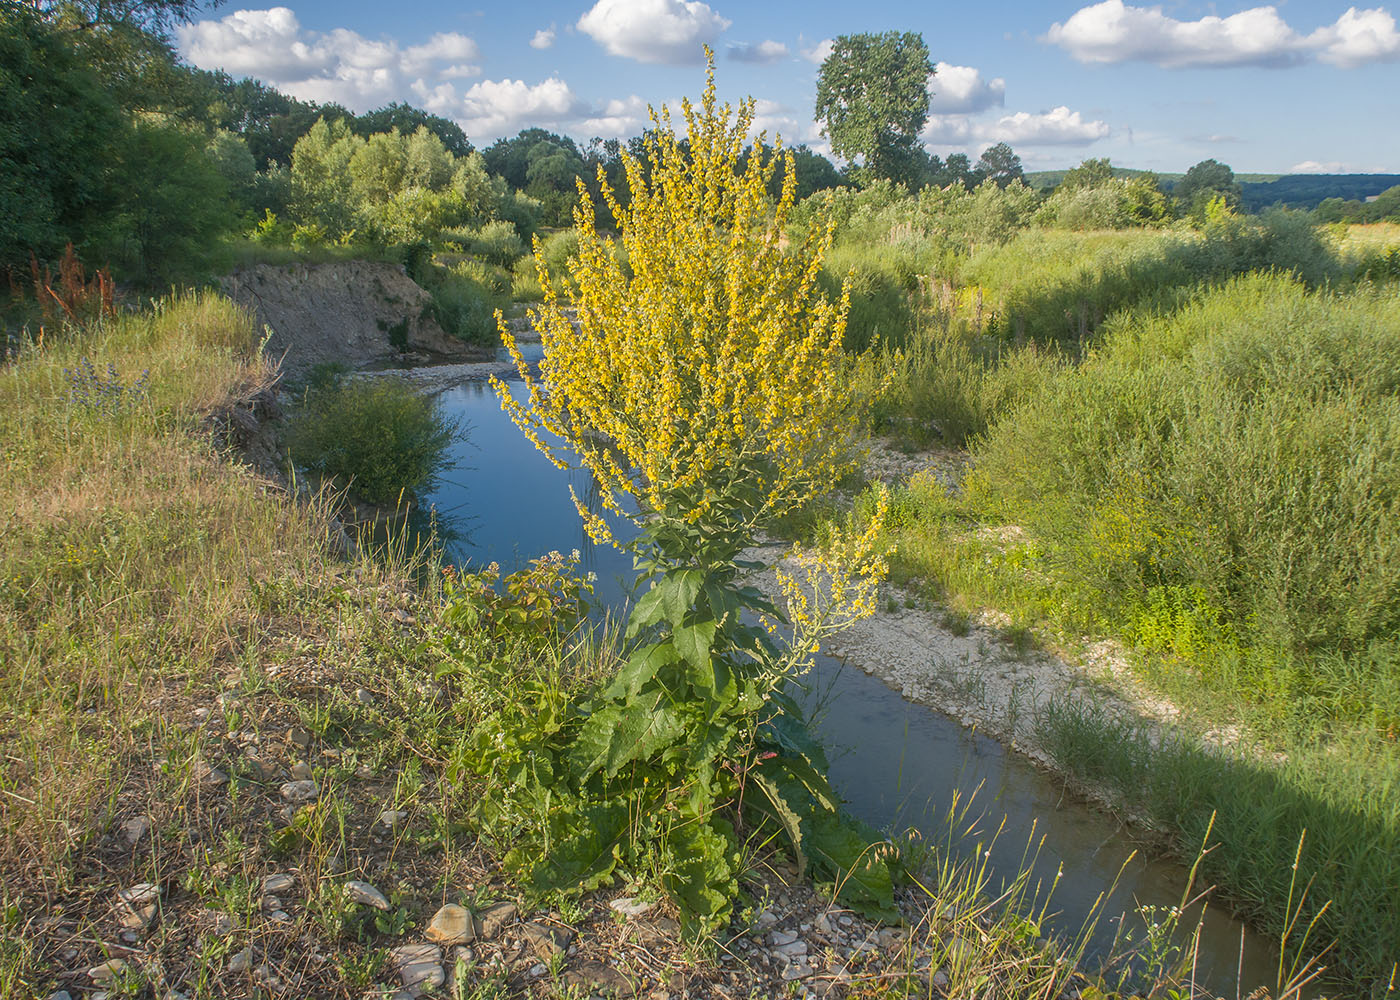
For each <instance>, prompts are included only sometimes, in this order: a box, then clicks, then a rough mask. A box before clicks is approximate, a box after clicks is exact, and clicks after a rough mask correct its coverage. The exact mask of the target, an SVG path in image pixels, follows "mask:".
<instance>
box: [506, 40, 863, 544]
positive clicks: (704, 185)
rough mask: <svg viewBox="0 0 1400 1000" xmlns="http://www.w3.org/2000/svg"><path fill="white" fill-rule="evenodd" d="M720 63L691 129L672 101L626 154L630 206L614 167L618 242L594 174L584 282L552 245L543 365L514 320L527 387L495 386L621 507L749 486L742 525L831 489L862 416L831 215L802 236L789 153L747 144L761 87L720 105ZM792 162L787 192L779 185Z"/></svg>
mask: <svg viewBox="0 0 1400 1000" xmlns="http://www.w3.org/2000/svg"><path fill="white" fill-rule="evenodd" d="M709 61H710V66H709V72H708V75H707V83H706V87H705V93H704V97H703V99H702V101H701V104H700V107H699V108H696V107H694V106H693V105H692V104H691V103H690V102H689V101H688V100H687V101H683V102H682V114H683V116H684V120H685V134H686V139H687V140H688V141H685V142H682V141H681V140H679V139H678V138H677V136H676V133H675V130H674V129H673V128H672V122H671V115H670V112H669V109H665V108H663V109H662V112H661V114H660V116H659V117H658V115H657V113H656V112H655V111H654V110H653V111H652V112H651V119H652V123H653V125H654V126H655V128H653V130H651V131H650V132H649V133H648V134H647V136H646V138H645V143H646V153H645V158H644V159H645V162H643V160H639V159H637V158H635V157H633V156H630V155H627V154H624V163H625V169H626V178H627V190H628V192H629V193H630V196H631V197H630V200H629V202H628V204H627V206H626V207H624V206H623V205H622V204H620V203H619V200H618V198H617V196H616V193H615V192H614V191H613V190H612V189H611V188H610V187H609V186H608V184H607V181H606V179H605V178H604V176H603V173H602V171H601V170H600V171H599V176H598V181H599V185H600V188H601V192H602V197H603V199H604V200H605V202H606V203H607V206H608V208H609V209H610V210H611V212H612V214H613V217H614V218H615V219H616V222H617V228H618V231H619V233H620V238H619V239H618V240H617V241H613V240H610V239H609V238H607V237H606V236H604V235H603V234H600V233H599V232H598V231H597V230H596V228H595V226H594V205H593V201H592V199H591V197H590V196H589V193H588V191H587V190H586V189H585V187H584V186H583V184H582V182H581V181H580V183H579V192H580V205H579V207H578V209H577V210H576V212H575V214H574V219H575V225H576V227H577V230H578V234H579V249H578V255H577V257H576V258H575V259H573V260H572V261H571V263H570V272H571V278H572V282H573V285H574V287H575V289H576V290H575V291H573V293H572V294H569V292H568V291H567V289H566V288H565V287H564V286H563V283H562V282H561V281H560V280H559V279H557V278H553V277H551V275H550V274H549V271H548V270H547V269H546V267H545V264H544V261H543V259H542V257H541V255H540V252H539V246H538V243H537V244H536V252H535V259H536V266H537V269H538V272H539V278H540V285H541V287H542V288H543V290H544V300H543V303H542V305H541V306H540V307H539V309H538V310H535V311H533V312H532V314H531V317H532V319H533V320H534V322H535V325H536V326H537V327H538V329H539V330H540V334H541V340H542V341H543V347H544V359H543V361H541V362H540V366H539V376H538V378H535V377H532V375H531V372H530V369H529V367H528V365H527V364H526V363H525V361H524V359H523V358H522V357H521V355H520V352H519V350H518V349H517V347H516V345H515V341H514V338H513V337H512V336H511V334H510V332H509V330H508V329H507V328H506V326H505V324H504V322H500V324H499V325H500V330H501V338H502V340H503V341H504V342H505V344H506V347H507V348H508V349H509V350H510V352H511V355H512V357H514V358H515V360H516V364H517V367H518V368H519V371H520V375H521V377H522V378H523V379H524V380H525V382H526V384H527V386H528V389H529V396H528V399H527V400H526V401H524V402H517V401H516V400H515V399H514V398H513V397H512V396H511V395H510V393H509V392H508V391H507V390H506V388H505V386H504V385H502V384H501V383H499V382H497V383H496V388H497V391H498V393H499V395H500V397H501V403H502V406H503V408H504V409H506V410H507V411H508V412H509V413H510V414H511V417H512V418H513V419H514V420H515V422H516V424H518V425H519V426H520V428H521V429H522V430H523V431H524V432H525V434H526V435H527V436H528V437H529V438H530V439H531V440H532V441H533V442H534V443H535V445H536V446H537V447H538V448H540V449H541V450H542V451H544V452H545V453H546V454H548V455H549V456H550V457H551V458H552V459H553V460H554V461H555V463H556V464H558V465H561V466H563V465H565V464H567V463H566V459H565V458H564V457H563V455H562V454H561V453H560V452H559V451H556V449H555V447H553V446H552V445H551V443H550V442H551V440H552V439H553V438H558V439H561V440H562V441H563V442H564V443H565V445H566V446H567V448H568V449H569V450H572V451H573V452H574V453H575V454H576V455H577V456H578V460H579V461H580V462H581V463H582V464H583V465H584V466H585V467H586V468H588V469H589V470H590V471H591V472H592V473H593V475H594V476H595V477H596V479H597V481H598V484H599V486H600V489H601V493H602V497H603V502H604V505H605V507H606V508H607V509H609V510H612V511H615V512H618V513H623V505H622V503H621V502H620V496H621V495H622V494H630V495H632V496H633V497H635V498H637V500H638V501H640V505H641V507H642V514H643V516H645V515H646V514H648V513H653V512H663V513H665V514H666V515H667V516H674V517H678V518H684V519H685V520H687V521H690V522H692V523H695V522H700V521H704V520H709V519H710V518H712V517H714V516H715V515H716V513H717V511H716V509H715V508H716V507H717V506H718V505H720V504H721V503H722V502H723V500H722V498H727V497H733V496H735V495H737V491H739V490H740V489H742V490H744V491H746V492H745V495H746V496H747V497H748V498H749V499H748V500H747V501H746V502H745V503H744V504H743V505H742V506H743V513H742V515H741V518H740V520H741V525H739V526H741V527H748V528H752V527H753V526H755V525H757V524H760V523H762V522H763V521H764V520H767V519H769V518H771V517H773V516H778V515H781V514H782V513H784V512H786V511H788V510H791V509H792V508H793V507H795V506H796V505H798V504H800V503H801V502H803V501H804V500H805V499H806V498H807V497H809V496H811V495H820V494H824V493H826V492H828V491H829V490H830V489H831V488H832V487H834V485H835V484H836V482H837V481H838V480H839V479H840V477H841V476H842V475H843V474H845V472H846V471H847V470H848V469H849V467H850V464H851V459H850V455H851V452H850V443H851V441H852V438H853V432H854V431H855V429H856V427H857V424H858V414H857V412H856V405H857V404H856V401H855V400H854V399H853V398H852V394H851V393H850V392H849V390H848V385H847V380H846V379H845V378H844V373H845V372H847V370H848V361H847V358H846V355H845V353H844V352H843V350H842V337H843V334H844V331H845V325H846V313H847V310H848V308H849V291H848V289H843V291H842V295H841V297H840V299H839V301H832V300H831V299H829V298H828V297H827V296H826V295H824V294H823V293H822V291H821V289H820V287H819V284H818V276H819V274H820V272H821V266H822V261H823V259H824V257H825V255H826V252H827V250H828V249H829V247H830V245H831V235H832V228H831V225H830V224H828V225H827V226H824V227H822V226H818V227H814V229H813V233H812V235H810V236H809V237H808V238H807V239H806V240H805V241H804V242H802V243H801V244H800V245H791V246H790V245H788V242H787V239H786V237H785V235H784V230H785V227H786V224H787V221H788V216H789V213H790V211H791V209H792V207H793V202H794V198H795V194H796V174H795V171H794V168H793V162H792V157H791V154H789V153H784V152H782V147H781V140H779V143H778V152H777V153H775V154H774V155H772V156H769V157H767V158H765V157H763V156H761V155H759V154H758V152H757V151H755V152H754V154H753V155H751V156H748V157H747V160H745V159H744V153H745V150H746V147H747V146H748V145H749V129H750V127H751V126H752V124H753V119H754V102H753V100H752V99H749V100H746V101H744V102H741V103H740V105H739V106H738V108H737V109H733V108H731V107H730V105H729V104H727V103H726V104H724V105H723V106H717V104H716V99H715V81H714V59H713V55H712V54H711V55H710V60H709ZM759 138H760V139H762V138H763V136H762V135H760V137H759ZM758 148H761V147H757V146H756V147H755V150H757V149H758ZM780 163H781V165H782V167H783V174H782V178H783V182H782V194H781V196H780V197H779V198H778V199H777V200H776V202H775V201H774V199H773V198H772V197H771V196H770V195H769V193H768V184H769V182H770V180H771V179H772V177H773V176H774V173H775V171H776V170H777V168H778V166H779V164H780ZM566 300H570V301H571V302H572V304H573V305H574V306H576V307H577V315H576V317H570V315H569V314H568V313H567V312H566V309H565V301H566ZM575 503H576V504H578V498H577V497H575ZM578 506H579V508H580V513H581V514H582V515H583V516H584V519H585V521H586V522H587V525H588V528H589V531H590V533H591V534H593V536H594V537H595V538H607V537H608V533H607V528H606V525H605V524H604V522H603V521H602V520H601V518H599V517H597V516H596V515H592V516H590V515H589V514H588V513H587V511H586V510H585V509H584V507H583V505H582V504H578ZM733 513H734V508H733V507H732V505H731V507H730V508H729V510H728V514H730V515H731V516H732V515H733Z"/></svg>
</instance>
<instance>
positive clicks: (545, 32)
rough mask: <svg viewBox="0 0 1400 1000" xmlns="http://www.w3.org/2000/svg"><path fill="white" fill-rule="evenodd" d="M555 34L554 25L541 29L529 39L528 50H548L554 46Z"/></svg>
mask: <svg viewBox="0 0 1400 1000" xmlns="http://www.w3.org/2000/svg"><path fill="white" fill-rule="evenodd" d="M556 34H558V33H557V32H556V31H555V30H554V25H552V24H551V25H550V26H549V27H548V28H541V29H540V30H539V31H537V32H535V34H534V37H532V38H531V39H530V48H532V49H547V48H549V47H550V46H552V45H553V44H554V38H555V36H556Z"/></svg>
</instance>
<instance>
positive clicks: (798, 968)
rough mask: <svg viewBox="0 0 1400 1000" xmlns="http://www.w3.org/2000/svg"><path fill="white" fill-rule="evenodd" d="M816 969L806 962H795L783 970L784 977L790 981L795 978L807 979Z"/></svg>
mask: <svg viewBox="0 0 1400 1000" xmlns="http://www.w3.org/2000/svg"><path fill="white" fill-rule="evenodd" d="M815 971H816V970H815V969H813V968H812V967H811V966H810V965H807V964H806V963H805V962H794V963H792V964H791V965H789V966H788V967H787V968H786V969H784V970H783V978H784V979H786V980H787V981H788V982H792V981H793V980H794V979H806V978H807V977H808V976H810V975H811V974H812V973H813V972H815Z"/></svg>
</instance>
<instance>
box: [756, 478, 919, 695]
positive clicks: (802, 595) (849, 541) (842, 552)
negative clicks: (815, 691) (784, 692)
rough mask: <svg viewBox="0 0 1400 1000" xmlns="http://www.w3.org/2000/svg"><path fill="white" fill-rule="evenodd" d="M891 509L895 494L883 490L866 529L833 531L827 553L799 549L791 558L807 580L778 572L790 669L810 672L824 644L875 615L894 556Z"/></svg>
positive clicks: (825, 551)
mask: <svg viewBox="0 0 1400 1000" xmlns="http://www.w3.org/2000/svg"><path fill="white" fill-rule="evenodd" d="M889 507H890V498H889V493H888V491H886V490H884V489H881V490H880V492H879V494H878V495H877V496H876V500H875V510H874V511H873V512H872V513H871V515H870V517H869V518H868V519H867V521H866V523H865V527H864V528H863V529H860V528H857V527H855V526H853V525H850V524H848V525H847V526H846V527H845V528H842V527H840V526H833V527H832V528H831V531H830V537H829V538H828V539H826V541H825V543H824V544H823V545H822V546H821V547H819V548H816V549H804V548H802V547H801V546H797V547H794V549H793V552H792V556H791V558H792V559H793V560H794V561H795V562H796V563H797V564H798V566H799V567H801V569H802V571H803V572H802V576H801V578H799V577H798V576H797V575H795V574H792V573H788V572H786V571H784V570H782V569H779V570H778V571H777V577H778V586H779V587H780V588H781V590H782V593H783V597H784V598H785V599H786V602H787V613H788V621H789V623H790V624H791V625H792V630H793V641H792V646H791V655H792V659H793V661H794V662H793V665H792V667H790V669H796V670H797V671H799V672H800V671H801V670H802V669H805V668H806V666H807V665H808V664H809V663H810V658H811V654H812V653H814V652H816V650H817V648H818V647H819V646H820V644H821V641H822V640H823V639H825V638H826V637H827V636H829V635H833V634H835V633H837V632H840V631H842V630H843V629H845V628H848V627H849V626H851V625H852V624H854V623H855V622H858V621H860V620H861V619H862V618H869V617H870V616H871V615H873V614H874V613H875V609H876V598H877V597H878V596H879V583H880V581H881V580H882V579H884V577H885V574H886V573H887V572H888V570H889V556H890V554H891V552H892V549H891V548H890V547H889V546H887V545H886V544H884V543H883V542H882V535H883V534H884V528H885V517H886V515H887V514H888V513H889Z"/></svg>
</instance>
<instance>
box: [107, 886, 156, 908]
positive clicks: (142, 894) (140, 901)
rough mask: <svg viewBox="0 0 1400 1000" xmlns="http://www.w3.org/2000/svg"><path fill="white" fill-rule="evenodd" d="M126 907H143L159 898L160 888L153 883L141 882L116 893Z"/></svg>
mask: <svg viewBox="0 0 1400 1000" xmlns="http://www.w3.org/2000/svg"><path fill="white" fill-rule="evenodd" d="M117 895H118V896H119V897H121V901H122V902H123V903H125V904H126V905H127V906H132V907H136V906H145V905H146V904H147V903H154V902H155V901H156V900H157V899H159V898H160V886H158V885H156V884H155V883H153V882H141V883H139V884H137V885H133V886H131V887H130V888H128V889H123V890H121V891H120V892H118V893H117Z"/></svg>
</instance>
